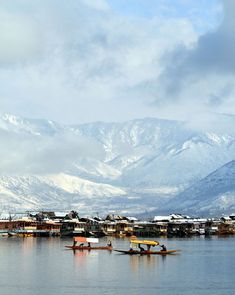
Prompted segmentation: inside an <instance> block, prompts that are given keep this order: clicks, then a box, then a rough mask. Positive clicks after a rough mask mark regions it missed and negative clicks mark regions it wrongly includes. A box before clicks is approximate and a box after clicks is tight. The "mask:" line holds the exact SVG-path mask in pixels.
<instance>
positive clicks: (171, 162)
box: [0, 114, 235, 215]
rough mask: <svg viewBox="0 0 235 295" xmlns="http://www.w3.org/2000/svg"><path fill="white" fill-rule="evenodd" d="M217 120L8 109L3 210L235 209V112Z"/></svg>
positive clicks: (3, 135) (0, 136)
mask: <svg viewBox="0 0 235 295" xmlns="http://www.w3.org/2000/svg"><path fill="white" fill-rule="evenodd" d="M214 119H215V120H216V121H217V122H218V121H219V124H216V126H219V128H216V129H215V127H214V125H213V123H212V124H211V125H207V127H204V128H200V129H199V128H193V127H192V126H191V125H190V124H189V123H187V122H180V121H170V120H160V119H154V118H145V119H138V120H133V121H128V122H124V123H102V122H95V123H90V124H81V125H73V126H71V125H70V126H63V125H60V124H58V123H56V122H52V121H46V120H30V119H24V118H19V117H16V116H13V115H9V114H4V115H2V116H1V118H0V142H1V144H0V155H1V168H0V173H1V174H0V209H1V211H19V210H20V211H22V210H39V209H54V210H62V209H66V210H67V209H74V210H77V211H79V212H80V213H81V214H93V215H94V214H97V213H99V214H105V213H108V212H118V213H120V214H138V213H142V212H148V213H149V214H161V213H163V212H164V213H165V212H172V211H175V212H176V211H177V212H185V213H187V212H189V213H190V214H194V215H195V214H200V215H205V214H211V215H216V214H221V213H227V212H228V213H229V212H231V210H232V211H233V210H234V211H235V181H234V180H235V179H234V178H235V164H234V161H233V160H234V155H235V130H233V129H232V128H231V126H235V117H234V116H230V115H218V116H215V118H214ZM201 130H203V131H201ZM227 163H228V164H227ZM151 212H152V213H151Z"/></svg>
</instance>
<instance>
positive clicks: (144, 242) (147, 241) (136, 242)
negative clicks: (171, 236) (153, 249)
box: [131, 240, 159, 246]
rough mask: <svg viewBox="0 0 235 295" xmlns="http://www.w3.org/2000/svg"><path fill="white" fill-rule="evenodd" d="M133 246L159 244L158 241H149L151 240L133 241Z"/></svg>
mask: <svg viewBox="0 0 235 295" xmlns="http://www.w3.org/2000/svg"><path fill="white" fill-rule="evenodd" d="M131 243H132V244H139V245H140V244H142V245H150V246H157V245H159V242H157V241H149V240H131Z"/></svg>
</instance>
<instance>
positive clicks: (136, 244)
mask: <svg viewBox="0 0 235 295" xmlns="http://www.w3.org/2000/svg"><path fill="white" fill-rule="evenodd" d="M130 243H131V244H130V246H131V247H130V249H129V250H117V249H115V250H114V251H116V252H119V253H122V254H129V255H136V254H140V255H152V254H155V255H168V254H174V253H176V252H178V251H179V250H167V249H166V247H165V246H163V245H162V246H161V247H163V249H164V250H158V251H154V250H151V247H155V246H159V242H157V241H149V240H131V242H130ZM142 245H143V246H147V249H145V248H143V247H142Z"/></svg>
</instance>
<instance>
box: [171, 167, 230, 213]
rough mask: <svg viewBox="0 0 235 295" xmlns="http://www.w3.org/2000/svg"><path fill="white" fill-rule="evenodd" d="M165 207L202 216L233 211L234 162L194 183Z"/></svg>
mask: <svg viewBox="0 0 235 295" xmlns="http://www.w3.org/2000/svg"><path fill="white" fill-rule="evenodd" d="M166 207H167V208H169V209H176V208H177V210H179V211H180V212H192V213H195V212H197V213H200V214H204V215H206V214H211V215H214V214H218V213H221V214H223V213H231V212H233V211H235V161H231V162H229V163H227V164H225V165H224V166H222V167H221V168H219V169H217V170H216V171H214V172H213V173H211V174H209V175H208V176H207V177H205V178H203V179H201V180H200V181H198V182H196V183H195V184H194V185H192V186H191V187H190V188H188V189H186V190H185V191H184V192H182V193H180V194H179V195H177V196H176V197H175V198H174V199H173V200H171V201H170V203H169V204H168V205H167V206H166Z"/></svg>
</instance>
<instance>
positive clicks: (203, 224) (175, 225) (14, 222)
mask: <svg viewBox="0 0 235 295" xmlns="http://www.w3.org/2000/svg"><path fill="white" fill-rule="evenodd" d="M0 234H1V235H8V236H13V235H18V236H31V235H32V236H96V237H101V236H105V235H107V236H117V237H125V236H131V235H135V236H139V237H141V236H143V237H144V236H149V237H150V236H152V237H157V236H178V237H186V236H191V235H213V234H217V235H227V234H235V214H232V215H230V216H223V217H221V218H213V219H211V218H191V217H189V216H185V215H181V214H171V215H169V216H155V217H154V218H153V219H152V220H149V221H146V220H138V219H137V218H135V217H125V216H120V215H113V214H109V215H107V217H106V218H104V219H102V218H99V217H95V218H90V217H79V216H78V214H77V212H75V211H70V212H30V213H29V212H28V213H27V214H22V215H21V216H20V215H17V214H15V215H14V216H12V215H9V216H8V217H6V216H5V218H2V219H1V220H0Z"/></svg>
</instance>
